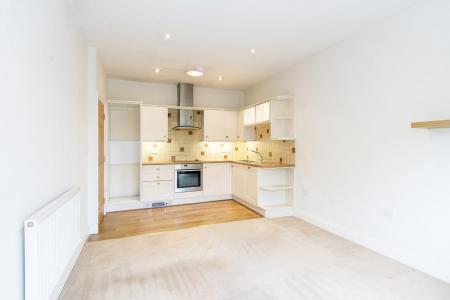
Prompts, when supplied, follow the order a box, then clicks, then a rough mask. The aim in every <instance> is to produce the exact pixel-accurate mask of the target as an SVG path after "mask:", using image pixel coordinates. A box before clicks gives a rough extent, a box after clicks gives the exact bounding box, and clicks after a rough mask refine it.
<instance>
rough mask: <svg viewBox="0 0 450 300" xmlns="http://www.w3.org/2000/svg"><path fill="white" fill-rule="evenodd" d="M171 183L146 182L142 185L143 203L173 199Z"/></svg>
mask: <svg viewBox="0 0 450 300" xmlns="http://www.w3.org/2000/svg"><path fill="white" fill-rule="evenodd" d="M173 190H174V186H173V181H147V182H143V183H142V196H143V200H144V201H162V200H168V199H172V198H173V194H174V193H173Z"/></svg>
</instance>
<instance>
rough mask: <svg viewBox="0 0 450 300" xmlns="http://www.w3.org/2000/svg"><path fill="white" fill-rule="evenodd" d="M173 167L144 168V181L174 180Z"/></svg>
mask: <svg viewBox="0 0 450 300" xmlns="http://www.w3.org/2000/svg"><path fill="white" fill-rule="evenodd" d="M174 174H175V172H174V166H173V165H154V166H148V165H147V166H142V181H160V180H174V176H175V175H174Z"/></svg>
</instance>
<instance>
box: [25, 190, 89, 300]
mask: <svg viewBox="0 0 450 300" xmlns="http://www.w3.org/2000/svg"><path fill="white" fill-rule="evenodd" d="M80 204H81V201H80V189H79V188H72V189H70V190H68V191H67V192H66V193H64V194H63V195H61V196H60V197H59V198H58V199H56V200H55V201H52V202H51V203H49V204H48V205H46V206H45V207H43V208H42V209H40V210H39V211H37V212H36V213H35V214H33V215H32V216H31V217H30V218H28V219H27V220H25V223H24V230H25V299H26V300H47V299H56V298H58V296H59V293H60V292H61V290H62V288H63V286H64V283H65V281H66V280H67V277H68V276H69V274H70V271H71V270H72V268H73V266H74V264H75V261H76V260H77V258H78V255H79V253H80V251H81V249H82V247H83V245H84V241H85V240H84V238H82V236H81V228H80V227H81V226H80Z"/></svg>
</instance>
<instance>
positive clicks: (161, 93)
mask: <svg viewBox="0 0 450 300" xmlns="http://www.w3.org/2000/svg"><path fill="white" fill-rule="evenodd" d="M108 97H109V99H112V100H133V101H137V100H139V101H143V102H144V103H146V104H156V105H177V86H176V84H170V83H153V82H142V81H132V80H123V79H114V78H111V79H108ZM194 105H195V106H198V107H208V108H241V107H242V106H243V105H244V92H243V91H238V90H222V89H211V88H204V87H197V86H195V87H194Z"/></svg>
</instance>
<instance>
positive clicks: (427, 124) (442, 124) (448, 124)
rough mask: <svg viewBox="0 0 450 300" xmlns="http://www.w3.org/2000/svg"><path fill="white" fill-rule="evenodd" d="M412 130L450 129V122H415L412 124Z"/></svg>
mask: <svg viewBox="0 0 450 300" xmlns="http://www.w3.org/2000/svg"><path fill="white" fill-rule="evenodd" d="M411 128H425V129H434V128H450V120H435V121H425V122H413V123H411Z"/></svg>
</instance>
